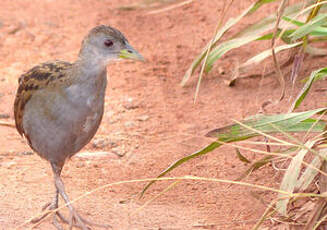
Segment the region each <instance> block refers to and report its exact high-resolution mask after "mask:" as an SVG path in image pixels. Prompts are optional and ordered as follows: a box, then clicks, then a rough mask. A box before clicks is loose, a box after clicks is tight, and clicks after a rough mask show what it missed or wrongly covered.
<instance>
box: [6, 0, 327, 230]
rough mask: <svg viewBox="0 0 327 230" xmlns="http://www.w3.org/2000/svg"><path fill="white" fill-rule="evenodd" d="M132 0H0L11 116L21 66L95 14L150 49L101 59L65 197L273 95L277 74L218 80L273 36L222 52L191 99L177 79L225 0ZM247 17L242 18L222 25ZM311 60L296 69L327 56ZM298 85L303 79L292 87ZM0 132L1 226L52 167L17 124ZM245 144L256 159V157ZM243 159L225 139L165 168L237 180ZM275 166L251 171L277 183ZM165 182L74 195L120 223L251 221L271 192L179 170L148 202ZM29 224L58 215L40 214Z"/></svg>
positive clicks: (40, 190)
mask: <svg viewBox="0 0 327 230" xmlns="http://www.w3.org/2000/svg"><path fill="white" fill-rule="evenodd" d="M138 2H140V1H136V0H134V1H127V0H123V1H118V0H110V1H109V0H96V1H91V0H81V1H77V0H57V1H55V0H35V1H26V0H14V1H12V0H1V3H0V112H1V114H0V115H1V116H2V117H3V119H2V120H4V121H8V122H13V109H12V106H13V100H14V96H15V92H16V88H17V79H18V77H19V76H20V74H21V73H23V72H24V71H26V70H28V69H29V68H31V67H32V66H33V65H35V64H37V63H40V62H44V61H47V60H53V59H62V60H68V61H74V59H75V58H76V55H77V53H78V50H79V47H80V43H81V40H82V38H83V36H84V35H85V34H86V33H87V31H88V30H89V29H90V28H92V27H93V26H95V25H98V24H109V25H112V26H114V27H117V28H119V29H120V30H121V31H122V32H123V33H124V34H125V35H126V36H127V38H128V39H129V41H130V43H131V44H132V45H133V46H134V47H135V48H137V49H138V50H139V51H140V53H142V54H143V55H144V56H145V57H146V59H147V62H146V63H134V62H131V61H127V62H119V63H113V64H112V65H110V66H109V67H108V72H109V76H108V79H109V85H108V89H107V96H106V105H105V106H106V107H105V114H104V118H103V121H102V124H101V127H100V128H99V130H98V133H97V135H96V137H95V138H94V139H93V140H92V141H91V143H90V144H88V145H87V146H86V147H85V148H84V149H83V150H82V151H81V152H82V153H81V154H80V155H77V156H75V157H73V158H72V159H71V160H70V161H68V162H67V163H66V165H65V168H64V170H63V180H64V181H65V184H66V190H67V192H68V194H69V195H70V197H71V198H72V199H73V198H76V197H78V196H80V195H82V194H84V193H86V192H88V191H91V190H93V189H96V188H97V187H100V186H102V185H105V184H109V183H113V182H118V181H125V180H132V179H142V178H152V177H154V176H156V175H158V174H159V173H160V172H161V171H162V170H163V169H165V168H166V167H168V166H169V165H170V164H171V163H172V162H174V161H175V160H177V159H179V158H180V157H182V156H186V155H187V154H190V153H192V152H193V151H196V150H198V149H200V148H202V147H203V146H205V145H206V144H208V143H210V141H211V140H210V139H208V138H205V137H204V134H205V133H206V132H207V131H209V130H211V129H213V128H216V127H220V126H223V125H226V124H229V123H231V119H238V120H241V119H243V118H245V117H247V116H250V115H254V114H256V113H258V112H259V111H260V108H261V105H262V104H263V103H264V102H265V101H267V100H276V99H277V98H278V96H279V93H280V88H279V87H278V83H277V82H276V80H275V76H272V77H269V78H266V79H264V80H263V81H260V79H258V78H254V79H246V80H242V81H239V82H237V84H236V86H234V87H228V86H226V84H225V83H224V82H225V80H226V79H229V77H230V75H231V72H232V70H233V67H234V66H235V65H236V63H239V62H242V61H244V60H246V58H248V57H249V56H251V55H254V54H255V52H257V51H260V50H264V49H265V48H267V47H268V45H269V44H267V46H265V47H264V46H262V45H260V46H258V45H257V44H262V43H255V44H252V45H250V46H247V47H245V48H242V49H239V50H235V51H232V52H230V53H228V54H227V55H226V56H224V58H223V59H222V60H221V61H220V62H219V63H217V64H216V66H215V68H214V70H213V71H212V72H211V73H210V74H209V75H207V76H205V78H204V80H203V81H202V84H201V89H200V94H199V98H198V101H197V103H196V104H193V98H194V92H195V85H196V76H193V78H192V79H191V81H189V82H188V84H187V86H186V87H184V88H182V87H181V86H180V84H179V83H180V81H181V79H182V76H183V75H184V72H185V71H186V69H187V68H188V66H189V64H190V63H191V62H192V59H193V57H194V56H195V55H196V54H197V53H198V52H199V50H200V49H201V48H202V47H203V46H204V45H205V44H206V43H207V42H208V40H209V39H210V37H211V36H212V34H213V31H214V29H215V26H216V22H217V14H218V13H220V12H221V9H222V7H223V1H218V0H216V1H212V0H202V1H194V2H193V3H191V4H188V5H185V6H183V7H179V8H175V9H172V10H168V11H164V12H160V13H154V14H149V12H151V11H153V10H157V9H158V8H153V7H145V8H139V9H136V10H120V9H119V7H122V6H126V5H129V4H133V3H138ZM251 2H253V1H250V0H248V1H245V0H244V1H240V2H238V3H237V6H235V7H233V12H232V14H233V15H235V14H239V13H240V12H241V11H242V9H244V8H245V7H247V6H248V5H249V4H250V3H251ZM275 7H277V6H275ZM160 9H161V8H160ZM274 9H276V8H263V11H262V12H261V13H260V14H261V15H262V16H265V15H266V14H267V13H269V12H272V11H273V10H274ZM260 14H259V15H258V16H257V17H260ZM253 20H255V18H254V19H253V18H252V19H251V18H250V19H246V20H245V21H243V22H242V23H241V24H240V25H239V26H238V27H237V28H235V29H232V31H231V32H229V34H233V33H235V32H236V31H237V30H238V29H239V28H241V27H242V26H244V25H245V24H248V23H251V22H253ZM284 56H285V55H284ZM286 56H287V55H286ZM308 60H309V61H307V62H306V64H305V65H304V67H303V71H302V72H301V76H306V75H307V74H308V73H310V72H311V71H312V70H313V69H314V68H317V67H319V66H320V67H321V66H323V65H325V63H326V60H327V59H326V58H319V59H318V58H315V59H310V58H309V59H308ZM253 68H254V70H259V73H260V70H262V66H259V67H253ZM267 68H271V67H269V65H268V67H267ZM287 71H289V69H286V70H285V72H287ZM223 72H224V74H223ZM326 83H327V82H326V81H323V82H321V83H319V84H316V85H315V86H314V90H312V92H311V94H310V96H309V98H308V99H307V100H306V101H305V102H304V105H303V106H302V107H301V109H302V110H304V109H310V108H317V107H319V106H322V105H321V103H322V102H323V101H326V94H322V93H321V92H320V91H316V90H315V89H319V88H326V86H327V84H326ZM300 87H301V83H300V82H298V83H297V84H296V85H295V92H296V91H297V90H299V89H300ZM289 89H290V86H288V91H287V92H288V94H287V97H286V99H285V100H284V101H282V102H281V103H279V104H277V105H270V106H268V107H267V111H266V112H267V113H279V112H286V111H287V109H288V106H289V104H290V103H289V100H288V98H289V96H290V95H289V94H290V93H289V92H290V90H289ZM0 134H1V141H0V142H1V143H2V144H1V145H0V181H1V182H0V229H28V228H29V227H31V225H25V226H21V225H22V224H23V223H24V222H26V221H28V220H29V219H30V218H31V217H33V216H35V215H37V214H38V213H39V212H40V208H41V206H42V205H43V204H45V203H46V202H48V201H49V200H50V199H51V198H52V196H53V193H54V187H53V184H52V173H51V170H50V167H49V164H48V163H47V162H46V161H43V160H41V159H40V158H39V157H38V156H37V155H36V154H32V152H31V149H30V148H29V147H28V145H27V144H26V143H25V141H24V140H22V138H21V137H20V136H19V135H18V133H17V131H16V130H15V129H13V128H8V127H0ZM89 153H93V154H91V155H92V156H88V154H89ZM94 153H97V154H94ZM242 153H243V154H245V155H246V156H247V157H248V158H249V159H251V160H253V159H256V158H258V157H260V156H258V155H256V154H254V153H250V152H242ZM94 155H97V156H94ZM118 155H120V156H118ZM246 169H247V166H246V165H245V164H243V163H241V162H240V161H239V160H238V158H237V157H236V154H235V150H234V149H233V148H231V147H222V148H220V149H217V150H215V151H214V152H212V153H210V154H208V155H206V156H203V157H201V158H198V159H196V160H193V161H191V162H189V163H187V164H185V165H183V166H182V167H180V168H178V169H176V170H175V171H173V172H172V173H170V176H183V175H195V176H203V177H213V178H221V179H230V180H234V179H236V178H238V177H239V176H240V175H241V173H242V172H243V171H244V170H246ZM275 175H276V172H275V171H274V170H273V168H272V167H270V166H267V167H265V168H263V169H261V170H260V171H258V172H255V173H254V174H252V176H251V177H249V178H247V179H246V181H248V182H251V183H257V184H263V185H266V186H272V187H277V186H278V183H279V181H280V179H281V176H280V175H277V176H275ZM170 183H171V182H160V183H157V184H156V185H154V186H153V187H151V189H150V190H149V191H148V193H147V194H146V195H145V197H144V199H142V200H139V199H138V194H139V192H140V191H141V190H142V188H143V186H144V185H145V183H143V182H142V183H141V182H139V183H129V184H121V185H116V186H112V187H108V188H105V189H101V190H99V191H97V192H96V193H93V194H91V195H88V196H86V197H84V198H82V199H81V200H79V201H77V202H76V203H75V207H76V208H77V209H78V210H79V211H80V213H81V214H83V215H84V216H86V217H88V218H89V219H92V220H96V221H97V222H99V223H109V224H110V225H112V226H113V229H119V230H125V229H126V230H132V229H147V230H148V229H151V230H152V229H153V230H155V229H156V230H159V229H160V230H168V229H170V230H171V229H250V228H251V227H252V226H253V225H254V224H255V223H256V221H257V220H258V218H259V217H260V216H261V215H262V213H263V211H264V210H265V208H266V205H267V203H263V202H261V201H260V200H259V199H258V197H260V198H261V199H262V200H264V201H265V202H269V201H270V200H271V199H272V198H273V197H274V194H272V193H270V192H265V191H260V190H257V189H252V188H247V187H241V186H232V187H229V185H228V184H222V183H213V182H205V181H182V182H181V183H179V184H178V185H177V186H175V187H174V188H172V189H171V190H169V191H168V192H166V193H165V194H163V195H162V196H160V197H159V198H157V199H156V200H154V201H153V202H150V203H149V204H147V205H146V206H144V207H143V205H144V204H146V202H147V201H149V200H151V199H152V198H154V197H155V196H157V195H158V194H159V193H160V192H161V191H162V190H163V189H165V188H166V187H167V186H168V185H169V184H170ZM20 226H21V227H20ZM36 229H54V227H53V226H52V225H51V223H50V219H47V220H45V221H44V222H43V223H42V224H41V225H39V226H37V227H36Z"/></svg>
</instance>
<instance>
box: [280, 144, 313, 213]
mask: <svg viewBox="0 0 327 230" xmlns="http://www.w3.org/2000/svg"><path fill="white" fill-rule="evenodd" d="M314 143H315V141H308V142H307V143H306V144H305V146H306V147H307V148H311V147H312V146H313V145H314ZM307 153H308V150H307V149H301V150H300V151H299V152H298V154H296V155H295V156H294V157H293V159H292V161H291V163H290V165H289V166H288V168H287V170H286V172H285V174H284V177H283V180H282V183H281V185H280V190H283V191H287V192H289V193H293V191H294V188H295V185H296V184H297V179H298V177H299V174H300V171H301V166H302V162H303V158H304V156H305V155H306V154H307ZM284 196H285V195H284V194H282V195H281V194H278V197H279V198H280V199H279V200H278V201H277V203H276V209H277V211H278V212H279V213H281V214H282V215H284V216H286V211H287V204H288V202H289V198H285V199H282V198H283V197H284Z"/></svg>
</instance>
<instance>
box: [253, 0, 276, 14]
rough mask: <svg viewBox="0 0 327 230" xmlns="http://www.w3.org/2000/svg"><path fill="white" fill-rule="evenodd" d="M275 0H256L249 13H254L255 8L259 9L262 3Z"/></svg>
mask: <svg viewBox="0 0 327 230" xmlns="http://www.w3.org/2000/svg"><path fill="white" fill-rule="evenodd" d="M275 1H276V0H260V1H257V2H256V3H255V4H254V6H253V7H252V9H251V10H250V13H251V14H252V13H254V12H255V11H256V10H257V9H259V8H260V7H261V6H262V5H264V4H267V3H271V2H275Z"/></svg>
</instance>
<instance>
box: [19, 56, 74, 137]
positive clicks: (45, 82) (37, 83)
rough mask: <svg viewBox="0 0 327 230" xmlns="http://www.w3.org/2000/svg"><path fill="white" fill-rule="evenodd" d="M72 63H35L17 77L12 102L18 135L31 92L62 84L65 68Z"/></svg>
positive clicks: (65, 79)
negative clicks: (15, 90)
mask: <svg viewBox="0 0 327 230" xmlns="http://www.w3.org/2000/svg"><path fill="white" fill-rule="evenodd" d="M71 67H72V64H71V63H69V62H64V61H53V62H46V63H43V64H40V65H37V66H35V67H33V68H32V69H30V70H29V71H27V72H26V73H24V74H23V75H22V76H20V78H19V79H18V85H19V86H18V90H17V93H16V98H15V103H14V115H15V123H16V128H17V130H18V132H19V134H20V135H23V134H24V129H23V124H22V123H23V115H24V107H25V105H26V103H27V102H28V101H29V100H30V99H31V97H32V96H33V93H35V92H36V91H37V90H41V89H44V88H50V87H54V86H56V85H58V84H64V83H65V82H66V81H67V77H66V74H65V72H66V70H67V69H70V68H71Z"/></svg>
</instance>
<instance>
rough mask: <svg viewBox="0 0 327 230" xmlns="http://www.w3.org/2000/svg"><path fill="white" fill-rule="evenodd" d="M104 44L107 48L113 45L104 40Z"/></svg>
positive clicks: (111, 42) (109, 41)
mask: <svg viewBox="0 0 327 230" xmlns="http://www.w3.org/2000/svg"><path fill="white" fill-rule="evenodd" d="M104 44H105V46H107V47H110V46H112V45H113V44H114V43H113V41H111V40H109V39H108V40H106V41H105V42H104Z"/></svg>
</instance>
